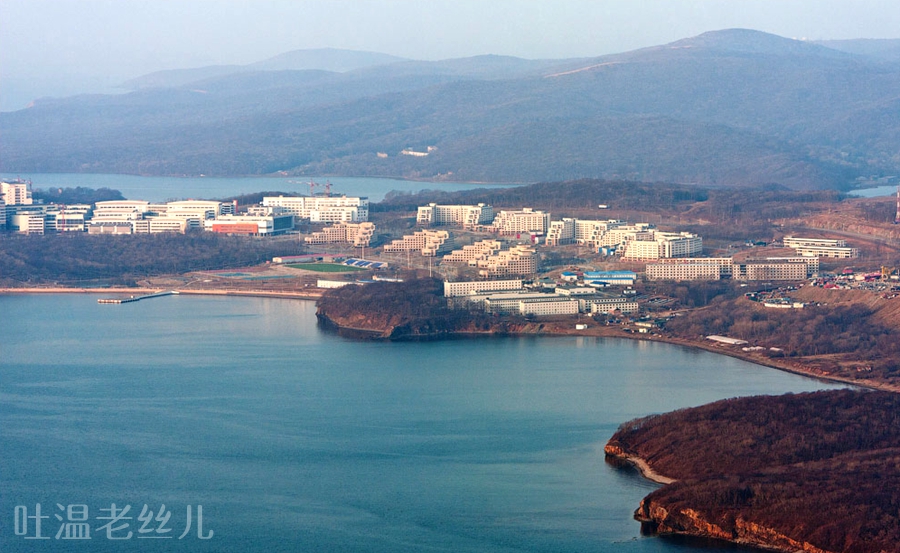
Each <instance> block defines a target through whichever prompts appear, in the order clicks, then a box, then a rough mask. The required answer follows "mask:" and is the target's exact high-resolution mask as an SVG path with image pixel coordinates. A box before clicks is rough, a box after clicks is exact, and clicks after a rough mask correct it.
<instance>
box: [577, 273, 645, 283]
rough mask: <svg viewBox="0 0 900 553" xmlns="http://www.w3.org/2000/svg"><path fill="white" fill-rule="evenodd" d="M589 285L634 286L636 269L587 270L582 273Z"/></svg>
mask: <svg viewBox="0 0 900 553" xmlns="http://www.w3.org/2000/svg"><path fill="white" fill-rule="evenodd" d="M582 279H583V280H584V283H585V284H586V285H588V286H632V285H634V281H635V280H637V273H635V272H634V271H585V272H584V274H583V275H582Z"/></svg>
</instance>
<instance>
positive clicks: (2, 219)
mask: <svg viewBox="0 0 900 553" xmlns="http://www.w3.org/2000/svg"><path fill="white" fill-rule="evenodd" d="M5 229H6V202H4V201H3V198H0V230H5Z"/></svg>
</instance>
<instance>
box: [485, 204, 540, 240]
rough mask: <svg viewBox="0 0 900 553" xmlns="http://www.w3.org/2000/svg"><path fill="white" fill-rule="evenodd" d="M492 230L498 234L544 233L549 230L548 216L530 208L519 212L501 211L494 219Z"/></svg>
mask: <svg viewBox="0 0 900 553" xmlns="http://www.w3.org/2000/svg"><path fill="white" fill-rule="evenodd" d="M493 227H494V230H495V231H496V232H499V233H500V234H507V235H509V234H519V233H528V232H536V233H541V234H543V233H546V232H547V229H548V228H550V214H549V213H545V212H543V211H540V210H538V211H535V210H533V209H531V208H530V207H525V208H522V210H521V211H501V212H500V213H498V214H497V216H496V217H494V223H493Z"/></svg>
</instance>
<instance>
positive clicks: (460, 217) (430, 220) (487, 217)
mask: <svg viewBox="0 0 900 553" xmlns="http://www.w3.org/2000/svg"><path fill="white" fill-rule="evenodd" d="M493 219H494V208H493V207H492V206H489V205H486V204H478V205H438V204H428V205H426V206H421V207H419V211H418V214H417V216H416V223H417V224H419V225H424V226H432V225H434V226H440V225H457V226H461V227H463V228H471V227H475V226H478V225H486V224H489V223H490V222H491V221H492V220H493Z"/></svg>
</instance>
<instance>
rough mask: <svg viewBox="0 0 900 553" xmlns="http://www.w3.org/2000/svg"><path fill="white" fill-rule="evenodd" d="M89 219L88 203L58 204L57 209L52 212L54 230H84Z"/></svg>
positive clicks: (89, 208) (89, 207)
mask: <svg viewBox="0 0 900 553" xmlns="http://www.w3.org/2000/svg"><path fill="white" fill-rule="evenodd" d="M90 220H91V206H90V205H88V204H71V205H63V206H59V211H58V212H56V213H55V214H54V221H53V222H54V225H53V226H54V230H56V232H84V231H85V230H86V229H87V223H88V222H89V221H90Z"/></svg>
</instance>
